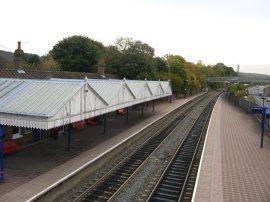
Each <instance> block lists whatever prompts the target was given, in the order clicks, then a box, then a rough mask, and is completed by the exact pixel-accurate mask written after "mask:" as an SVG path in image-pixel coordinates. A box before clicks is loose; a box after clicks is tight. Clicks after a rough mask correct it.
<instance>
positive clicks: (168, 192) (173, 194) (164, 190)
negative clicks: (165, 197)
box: [158, 187, 179, 196]
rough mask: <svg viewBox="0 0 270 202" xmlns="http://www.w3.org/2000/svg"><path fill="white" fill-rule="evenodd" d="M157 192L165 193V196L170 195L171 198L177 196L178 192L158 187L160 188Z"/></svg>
mask: <svg viewBox="0 0 270 202" xmlns="http://www.w3.org/2000/svg"><path fill="white" fill-rule="evenodd" d="M158 192H162V193H167V194H170V195H172V196H177V195H179V190H172V189H168V188H166V187H160V188H158Z"/></svg>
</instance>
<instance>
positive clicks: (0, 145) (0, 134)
mask: <svg viewBox="0 0 270 202" xmlns="http://www.w3.org/2000/svg"><path fill="white" fill-rule="evenodd" d="M0 164H1V170H0V182H3V181H4V126H1V125H0Z"/></svg>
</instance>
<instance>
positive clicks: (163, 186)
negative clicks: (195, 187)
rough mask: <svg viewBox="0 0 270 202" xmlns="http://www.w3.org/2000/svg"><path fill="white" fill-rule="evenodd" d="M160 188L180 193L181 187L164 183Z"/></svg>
mask: <svg viewBox="0 0 270 202" xmlns="http://www.w3.org/2000/svg"><path fill="white" fill-rule="evenodd" d="M159 190H164V191H168V192H172V193H177V194H178V193H179V187H176V186H170V185H167V184H162V185H161V187H160V188H159Z"/></svg>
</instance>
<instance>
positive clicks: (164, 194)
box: [156, 191, 178, 201]
mask: <svg viewBox="0 0 270 202" xmlns="http://www.w3.org/2000/svg"><path fill="white" fill-rule="evenodd" d="M156 195H157V196H159V197H160V198H162V199H170V200H177V198H178V196H176V195H172V194H169V193H164V192H159V191H158V192H156ZM162 201H163V200H162Z"/></svg>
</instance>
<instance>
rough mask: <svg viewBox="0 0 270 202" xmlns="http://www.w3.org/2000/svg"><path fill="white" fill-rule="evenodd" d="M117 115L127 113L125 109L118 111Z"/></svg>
mask: <svg viewBox="0 0 270 202" xmlns="http://www.w3.org/2000/svg"><path fill="white" fill-rule="evenodd" d="M116 113H117V114H119V115H125V114H126V113H127V112H126V111H125V110H124V109H118V110H116Z"/></svg>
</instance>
